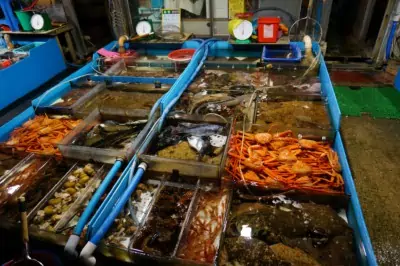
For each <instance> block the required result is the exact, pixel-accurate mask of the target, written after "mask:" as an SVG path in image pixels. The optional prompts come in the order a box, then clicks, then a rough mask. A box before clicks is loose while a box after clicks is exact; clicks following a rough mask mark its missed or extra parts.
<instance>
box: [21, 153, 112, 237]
mask: <svg viewBox="0 0 400 266" xmlns="http://www.w3.org/2000/svg"><path fill="white" fill-rule="evenodd" d="M105 174H106V169H105V166H103V165H100V164H91V163H85V162H79V161H78V162H76V161H75V162H74V163H73V164H72V165H71V167H70V168H69V169H68V172H66V173H64V174H62V173H59V174H58V175H56V174H55V175H54V178H58V180H59V182H58V183H57V185H56V186H54V187H53V188H52V189H50V190H49V193H48V194H47V196H46V197H43V198H42V199H41V201H40V203H39V204H38V205H37V206H36V207H35V209H34V210H33V211H32V212H30V214H29V216H28V219H29V221H30V224H31V229H32V230H33V232H35V233H36V234H38V235H40V236H42V237H43V235H44V236H45V235H46V232H48V233H57V234H60V235H64V236H67V235H69V234H70V233H71V230H72V229H73V226H74V225H75V224H76V223H77V222H78V216H79V215H78V216H77V214H78V213H80V212H82V211H83V209H84V207H85V206H86V205H87V203H88V201H89V199H90V197H91V195H92V194H93V192H94V191H95V189H96V188H97V187H98V186H99V184H100V181H101V180H102V178H103V177H104V175H105Z"/></svg>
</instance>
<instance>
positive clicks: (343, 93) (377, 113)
mask: <svg viewBox="0 0 400 266" xmlns="http://www.w3.org/2000/svg"><path fill="white" fill-rule="evenodd" d="M334 89H335V93H336V98H337V100H338V102H339V107H340V111H341V112H342V115H345V116H360V115H362V114H369V115H371V116H372V117H374V118H395V119H400V92H399V91H397V90H396V89H395V88H371V87H361V88H360V87H344V86H335V87H334Z"/></svg>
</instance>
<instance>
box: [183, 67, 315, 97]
mask: <svg viewBox="0 0 400 266" xmlns="http://www.w3.org/2000/svg"><path fill="white" fill-rule="evenodd" d="M304 72H305V70H304V69H303V68H301V67H298V68H296V69H294V68H290V69H283V68H282V69H281V68H266V67H249V68H248V67H242V68H239V67H236V68H232V67H225V68H223V67H221V68H219V67H214V66H210V67H207V66H206V67H204V68H203V70H202V71H201V72H200V73H199V74H198V75H197V77H196V78H195V80H194V81H193V82H192V83H191V85H190V86H189V88H188V91H189V92H192V93H200V92H203V93H204V92H205V91H206V92H213V91H214V92H218V91H226V90H230V89H235V88H238V87H242V88H247V90H249V89H258V90H261V91H264V92H272V93H278V92H280V93H298V94H306V95H308V94H321V82H320V80H319V78H318V77H317V76H303V74H304Z"/></svg>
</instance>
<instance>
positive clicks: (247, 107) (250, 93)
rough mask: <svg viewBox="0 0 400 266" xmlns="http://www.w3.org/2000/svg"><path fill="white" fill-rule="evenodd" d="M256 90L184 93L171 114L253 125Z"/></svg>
mask: <svg viewBox="0 0 400 266" xmlns="http://www.w3.org/2000/svg"><path fill="white" fill-rule="evenodd" d="M255 100H256V93H255V89H254V88H253V87H250V86H233V87H231V88H229V89H226V90H224V89H219V90H204V91H201V92H198V93H192V92H187V93H184V94H183V95H182V96H181V98H180V99H179V102H178V103H177V105H176V106H175V109H174V110H173V111H172V112H171V113H172V114H174V113H178V114H179V113H184V114H188V115H195V116H203V117H204V118H205V119H207V118H209V117H213V118H215V119H217V121H218V120H220V121H221V122H224V121H225V122H226V121H229V120H231V119H233V120H234V121H235V122H236V125H238V124H239V122H242V121H243V120H245V121H246V123H247V125H251V122H252V121H253V120H254V116H255V107H256V101H255Z"/></svg>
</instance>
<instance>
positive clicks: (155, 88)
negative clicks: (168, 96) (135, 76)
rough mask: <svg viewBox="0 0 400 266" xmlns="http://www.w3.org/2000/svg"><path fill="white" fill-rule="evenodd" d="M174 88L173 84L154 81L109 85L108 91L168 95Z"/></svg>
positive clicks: (113, 83)
mask: <svg viewBox="0 0 400 266" xmlns="http://www.w3.org/2000/svg"><path fill="white" fill-rule="evenodd" d="M171 87H172V85H171V84H165V83H161V82H159V81H154V83H130V82H129V83H124V82H112V83H110V84H109V83H107V89H108V90H116V91H126V92H148V93H166V92H168V90H169V89H170V88H171Z"/></svg>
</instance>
